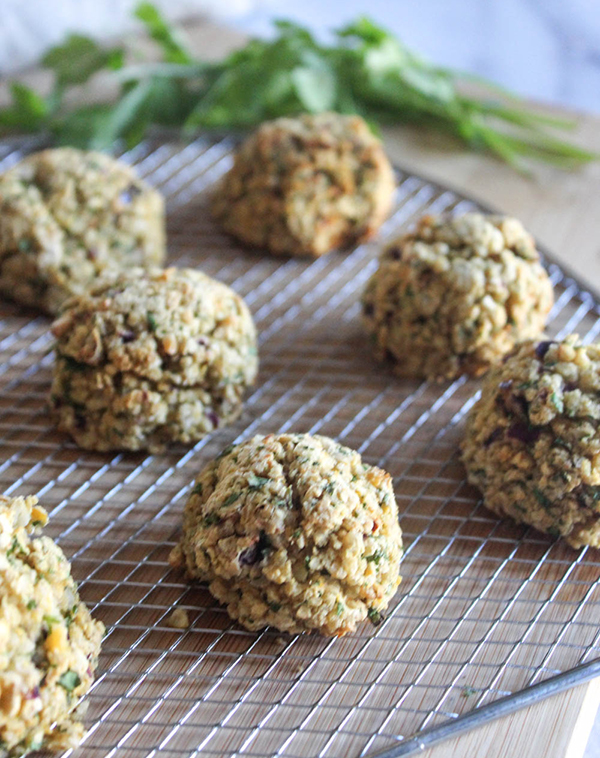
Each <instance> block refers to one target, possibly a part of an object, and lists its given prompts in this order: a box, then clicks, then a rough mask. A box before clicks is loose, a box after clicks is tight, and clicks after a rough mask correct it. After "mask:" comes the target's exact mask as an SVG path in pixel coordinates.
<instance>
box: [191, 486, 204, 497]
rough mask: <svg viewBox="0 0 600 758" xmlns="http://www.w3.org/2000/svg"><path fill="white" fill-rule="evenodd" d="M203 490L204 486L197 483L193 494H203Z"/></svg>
mask: <svg viewBox="0 0 600 758" xmlns="http://www.w3.org/2000/svg"><path fill="white" fill-rule="evenodd" d="M203 490H204V486H203V485H202V484H197V485H196V486H195V487H194V489H193V490H192V495H201V494H202V491H203Z"/></svg>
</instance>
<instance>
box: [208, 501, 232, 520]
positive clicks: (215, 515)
mask: <svg viewBox="0 0 600 758" xmlns="http://www.w3.org/2000/svg"><path fill="white" fill-rule="evenodd" d="M224 505H227V502H225V503H224ZM221 520H222V519H221V517H220V516H219V514H218V513H215V512H214V511H213V513H209V514H208V516H205V517H204V525H205V526H214V525H215V524H220V523H221Z"/></svg>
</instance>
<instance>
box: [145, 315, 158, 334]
mask: <svg viewBox="0 0 600 758" xmlns="http://www.w3.org/2000/svg"><path fill="white" fill-rule="evenodd" d="M146 321H147V322H148V328H149V329H150V331H151V332H155V331H156V330H157V329H158V321H157V320H156V316H155V315H154V313H152V312H151V311H148V313H147V314H146Z"/></svg>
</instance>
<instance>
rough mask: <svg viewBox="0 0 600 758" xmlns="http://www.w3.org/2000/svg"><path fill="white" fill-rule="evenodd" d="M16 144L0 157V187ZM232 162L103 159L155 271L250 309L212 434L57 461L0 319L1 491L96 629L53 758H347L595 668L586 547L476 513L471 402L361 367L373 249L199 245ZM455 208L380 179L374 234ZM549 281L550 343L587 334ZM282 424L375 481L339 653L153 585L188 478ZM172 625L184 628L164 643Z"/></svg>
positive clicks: (19, 337)
mask: <svg viewBox="0 0 600 758" xmlns="http://www.w3.org/2000/svg"><path fill="white" fill-rule="evenodd" d="M23 149H25V150H27V149H31V144H30V143H27V142H25V143H22V144H17V145H15V143H11V144H7V143H6V144H4V145H3V146H1V147H0V168H5V167H7V166H8V165H10V164H11V163H13V162H15V161H16V160H18V159H19V158H20V157H21V152H22V150H23ZM231 149H232V144H231V142H230V141H229V140H227V139H225V140H220V141H216V142H208V141H206V140H197V141H195V142H193V143H191V144H188V145H183V144H174V143H166V144H161V143H152V142H146V143H144V144H142V145H140V146H139V147H137V148H135V149H134V150H133V151H131V152H129V153H127V154H125V155H124V156H123V157H124V158H125V159H126V160H128V161H130V162H133V163H136V164H137V166H138V170H139V172H140V173H141V174H142V175H144V176H146V177H147V178H149V179H150V181H152V182H153V183H154V184H156V185H158V186H160V187H161V188H162V190H163V192H165V194H166V195H167V197H168V200H169V206H170V237H169V239H170V249H171V260H172V262H174V263H177V264H178V265H191V266H196V265H198V266H200V267H201V268H202V269H203V270H204V271H206V272H207V273H209V274H211V275H214V276H217V277H218V278H219V279H221V280H223V281H225V282H227V283H228V284H230V285H232V286H233V287H234V288H235V289H236V290H237V291H238V292H239V293H240V294H242V295H243V296H244V297H245V299H246V301H247V302H248V304H249V306H250V307H251V309H252V311H253V313H254V316H255V319H256V322H257V326H258V329H259V331H260V343H261V374H260V377H259V381H258V383H257V385H256V387H255V388H254V389H253V391H252V392H251V393H250V395H249V397H248V400H247V403H246V410H245V412H244V414H243V416H242V417H241V418H240V419H239V420H238V422H237V423H236V424H234V425H233V426H232V427H230V428H228V429H226V430H223V431H221V432H219V433H218V434H215V435H214V436H213V437H211V438H209V439H205V440H202V441H201V442H200V443H198V444H197V445H195V446H194V447H193V448H192V449H185V448H180V449H173V450H171V451H170V452H168V453H166V454H164V455H160V456H145V455H141V454H140V455H132V454H128V455H125V454H118V455H112V456H111V455H97V454H92V453H85V452H82V451H80V450H79V449H77V448H76V447H75V446H74V445H73V444H72V443H71V442H70V441H69V440H67V439H65V438H64V437H63V436H61V435H59V434H57V433H56V432H55V431H54V429H53V427H52V424H51V422H50V420H49V418H48V415H47V413H46V408H45V401H46V393H47V389H48V385H49V380H50V366H51V361H52V357H51V355H50V354H49V353H48V350H49V348H50V346H51V339H50V336H49V334H48V331H47V328H48V321H47V320H46V319H45V318H43V317H41V316H37V315H32V314H24V313H23V312H22V310H21V309H20V308H17V307H16V306H12V305H10V304H2V305H1V306H0V308H1V310H0V349H1V350H2V356H3V360H2V364H1V365H0V461H1V463H0V490H2V491H4V492H6V493H9V494H13V493H14V494H16V493H22V494H25V493H37V494H38V495H39V496H40V498H41V500H42V502H43V504H44V505H45V506H46V507H47V508H48V509H49V510H50V511H51V520H50V524H49V527H48V528H47V531H48V533H49V534H50V535H51V536H53V537H55V538H56V539H57V541H58V542H59V543H60V544H61V546H62V547H63V549H64V550H65V551H66V553H67V554H68V555H69V556H70V557H71V558H72V560H73V571H74V574H75V576H76V578H77V579H78V580H79V581H80V588H81V594H82V597H83V599H84V600H85V601H86V602H87V603H88V605H89V606H90V608H91V609H92V611H93V613H94V614H95V615H96V616H97V617H98V618H101V619H102V620H103V621H104V622H105V624H106V626H107V630H108V631H107V637H106V639H105V642H104V646H103V654H102V657H101V661H100V669H99V672H98V677H97V681H96V683H95V685H94V687H93V689H92V691H91V693H90V694H89V696H88V698H87V702H88V705H89V710H88V714H87V721H88V723H89V725H90V731H89V734H88V737H87V739H86V740H85V742H84V744H83V746H82V747H81V748H79V749H78V750H77V751H75V753H76V755H86V756H88V755H89V756H111V757H112V756H119V758H121V756H132V757H134V756H136V757H137V756H148V757H150V756H159V755H160V756H175V755H177V756H189V757H190V758H195V756H199V755H200V754H203V755H204V754H206V755H236V756H257V757H258V756H275V755H276V756H280V755H281V756H286V757H288V758H296V757H298V758H304V756H306V755H310V756H317V755H318V756H327V757H332V758H333V757H334V756H344V757H345V756H362V755H365V754H366V753H371V752H374V751H378V750H381V749H384V748H389V747H390V746H393V745H397V744H399V743H400V742H401V741H402V740H404V739H405V738H406V737H408V736H409V735H411V734H413V733H415V732H418V731H420V730H422V729H424V728H427V727H431V726H435V725H438V724H442V723H445V722H447V721H451V720H456V719H459V718H460V717H461V714H466V713H468V712H469V711H471V710H473V709H475V708H479V707H480V706H482V705H485V704H487V703H490V702H492V701H495V700H497V699H498V698H500V697H502V696H504V695H511V694H513V693H517V692H518V691H520V690H522V689H523V688H526V687H529V686H531V685H533V684H534V683H536V682H539V681H542V680H544V679H547V678H548V677H551V676H553V675H555V674H557V673H559V672H564V671H567V670H569V669H572V668H573V667H575V666H577V665H579V664H581V663H584V662H587V661H590V660H593V659H595V658H596V657H598V655H599V654H600V632H599V631H598V617H599V615H598V609H599V604H600V586H599V582H598V580H599V577H600V551H593V550H582V551H580V552H576V551H573V550H571V549H570V548H568V547H567V546H566V545H564V544H562V543H560V542H559V543H554V542H552V541H551V540H550V539H547V538H546V537H544V536H543V535H540V534H537V533H535V532H533V531H532V530H529V529H527V528H524V527H519V526H516V525H514V524H511V523H508V522H506V521H499V520H498V519H497V518H496V517H494V516H493V515H492V514H490V513H488V512H487V511H485V510H484V509H483V508H482V507H481V505H480V503H479V501H478V498H477V495H476V493H475V492H474V491H473V490H472V489H470V488H469V487H468V486H467V485H466V484H465V482H464V474H463V471H462V469H461V466H460V463H459V461H458V458H457V453H456V451H457V444H458V440H459V439H460V436H461V425H462V420H463V417H464V415H465V413H466V412H467V411H468V409H469V408H470V407H471V405H472V404H473V402H474V401H475V399H476V393H477V387H478V385H477V383H475V382H469V381H465V380H464V379H460V380H458V381H455V382H453V383H451V384H446V385H437V386H432V385H429V384H427V383H417V382H410V381H404V380H403V381H401V380H398V379H395V378H393V377H391V376H389V375H387V374H386V372H385V371H383V370H382V369H381V368H380V367H378V366H376V365H375V364H374V363H373V361H372V359H371V356H370V354H369V350H368V345H366V344H365V342H366V340H365V339H364V337H363V335H362V332H361V328H360V324H359V322H358V318H357V317H358V310H359V307H358V298H359V295H360V292H361V291H362V288H363V286H364V283H365V281H366V279H367V278H368V277H369V275H370V274H371V272H372V271H373V270H374V268H375V265H376V263H375V259H374V256H375V255H376V247H375V246H372V245H366V246H361V247H359V248H357V249H355V250H353V251H352V252H350V253H346V254H344V253H339V254H332V255H330V256H327V257H325V258H322V259H319V260H317V261H314V262H307V261H299V260H286V259H281V260H279V259H275V258H271V257H268V256H261V255H259V254H257V253H252V252H248V251H245V250H241V249H239V248H237V247H235V246H234V245H233V244H232V242H231V240H229V239H227V238H225V237H223V236H222V235H221V234H220V233H219V232H218V230H217V229H216V228H215V227H214V226H213V224H212V222H211V220H210V218H209V215H208V213H207V212H206V192H205V190H206V189H207V188H209V187H210V186H211V185H212V184H213V183H214V181H215V180H216V179H217V178H218V177H219V176H220V175H221V174H222V173H223V172H224V171H225V170H226V169H227V168H228V167H229V165H230V162H231ZM476 207H478V206H477V204H476V203H474V202H472V201H470V200H468V199H467V198H465V197H463V196H461V195H460V194H458V193H456V192H453V191H449V190H446V189H444V188H443V187H439V186H437V185H436V184H434V183H431V182H429V181H427V180H425V179H422V178H420V177H417V176H413V175H410V174H408V173H406V172H403V171H399V172H398V191H397V198H396V205H395V211H394V213H393V215H392V217H391V218H390V220H389V221H388V222H387V224H386V228H385V229H384V235H385V234H391V233H393V232H394V231H395V230H396V229H397V228H399V227H401V226H402V225H405V224H406V223H408V222H410V221H411V220H412V219H414V217H415V216H418V215H420V214H422V213H424V212H428V211H431V212H435V211H462V210H466V209H470V208H476ZM550 273H551V276H552V280H553V283H554V285H555V288H556V292H557V301H556V305H555V307H554V310H553V312H552V320H551V324H550V327H549V332H550V333H552V334H565V333H568V332H570V331H573V330H577V331H579V333H580V334H581V335H582V336H584V337H585V339H586V340H591V339H593V338H594V337H595V336H596V335H597V334H598V333H599V332H600V319H599V318H598V315H599V306H598V304H597V303H596V302H595V300H594V298H593V297H592V296H591V295H589V294H587V293H585V292H583V291H582V290H581V288H580V287H579V285H578V284H577V283H576V282H575V281H573V280H572V279H569V278H567V277H565V275H564V274H563V273H562V272H561V270H560V269H559V268H558V267H557V266H555V265H551V266H550ZM291 429H294V430H299V431H307V432H311V433H315V432H319V433H322V434H327V435H330V436H333V437H335V438H337V439H338V440H340V441H341V442H343V443H344V444H346V445H349V446H351V447H354V448H356V449H358V450H359V451H360V452H361V453H362V454H363V456H364V458H365V460H366V461H368V462H369V463H375V464H378V465H381V466H384V467H385V468H386V469H387V470H389V471H390V473H391V474H392V475H393V476H394V482H395V490H396V494H397V499H398V503H399V508H400V512H401V523H402V529H403V532H404V535H405V545H406V556H405V558H404V561H403V564H402V574H403V577H404V579H403V583H402V586H401V589H400V591H399V593H398V596H397V598H396V599H395V601H394V602H393V604H392V607H391V608H390V611H389V613H388V615H387V619H386V621H385V622H384V623H383V624H382V625H381V626H379V627H377V628H376V629H375V628H373V627H371V626H370V625H368V624H364V625H363V626H362V627H361V628H360V629H359V630H358V632H357V633H355V634H352V635H349V636H347V637H346V638H343V639H340V640H337V639H335V640H331V639H324V638H320V637H316V636H306V635H303V636H295V637H294V636H288V635H281V634H279V633H277V632H276V631H274V630H270V629H268V630H265V631H263V632H261V633H258V634H253V633H250V632H247V631H246V630H244V629H242V628H240V627H237V626H235V625H234V624H232V623H231V621H230V620H229V618H228V616H227V613H226V612H225V610H224V609H223V608H221V607H219V606H217V605H215V603H214V601H213V600H212V598H211V597H210V595H209V594H208V592H207V591H206V590H205V589H204V588H203V587H199V586H196V587H190V586H188V585H186V584H185V583H184V582H183V581H182V577H181V576H180V575H178V574H176V573H175V572H173V571H171V570H170V569H169V566H168V563H167V556H168V553H169V551H170V549H171V547H172V546H173V545H174V544H175V542H176V540H177V530H178V525H179V523H180V517H181V510H182V508H183V505H184V502H185V499H186V496H187V493H188V491H189V487H190V484H191V482H192V480H193V478H194V476H195V475H196V473H197V472H198V470H199V469H200V468H201V467H202V465H203V464H204V463H205V462H206V461H207V460H208V459H210V458H211V457H212V456H213V455H215V454H216V453H217V452H218V451H219V450H220V449H221V448H222V447H223V446H224V445H226V444H228V443H230V442H232V441H237V440H240V439H243V438H246V437H248V436H249V435H251V434H253V433H261V432H273V431H284V430H291ZM174 606H178V607H182V608H185V609H186V610H187V611H188V613H189V616H190V619H191V626H190V627H189V629H187V630H175V629H171V628H169V627H168V626H167V623H166V622H167V619H168V616H169V614H170V613H171V611H172V609H173V607H174Z"/></svg>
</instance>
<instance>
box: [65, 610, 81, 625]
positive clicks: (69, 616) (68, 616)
mask: <svg viewBox="0 0 600 758" xmlns="http://www.w3.org/2000/svg"><path fill="white" fill-rule="evenodd" d="M78 610H79V606H78V605H74V606H73V607H72V608H69V610H68V611H67V612H66V613H65V614H64V616H65V621H66V622H67V626H71V624H72V623H73V621H75V616H77V612H78Z"/></svg>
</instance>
